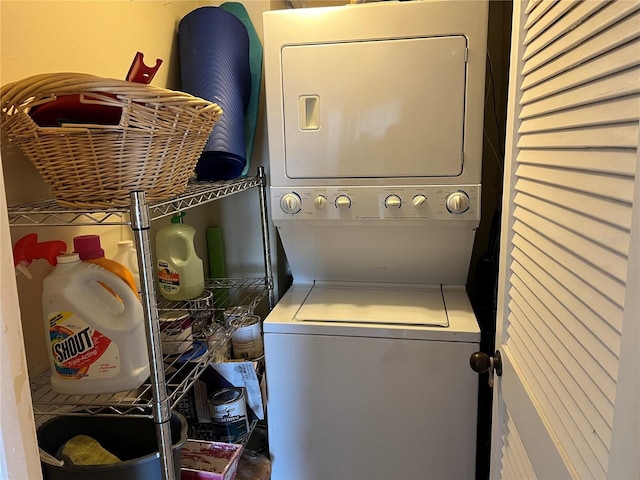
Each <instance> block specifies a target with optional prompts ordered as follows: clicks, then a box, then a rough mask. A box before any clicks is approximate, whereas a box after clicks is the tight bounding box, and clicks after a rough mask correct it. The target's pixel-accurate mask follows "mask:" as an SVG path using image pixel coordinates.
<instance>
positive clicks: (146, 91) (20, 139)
mask: <svg viewBox="0 0 640 480" xmlns="http://www.w3.org/2000/svg"><path fill="white" fill-rule="evenodd" d="M60 95H79V96H80V97H79V98H80V99H81V101H82V102H83V103H85V102H87V103H91V104H94V105H100V106H111V107H119V108H122V116H121V118H120V123H119V124H118V125H95V124H91V125H89V124H83V125H64V124H63V125H62V126H59V127H57V126H56V127H41V126H39V125H37V124H36V123H35V121H34V120H33V119H32V118H31V116H30V115H29V110H30V109H33V108H35V107H36V106H38V105H41V104H44V103H46V102H50V101H53V100H55V99H56V98H57V96H60ZM0 99H1V104H0V111H1V115H2V117H1V119H2V120H1V123H0V127H1V128H2V130H3V131H4V132H5V133H6V135H7V137H8V138H9V139H10V140H11V141H13V142H15V143H16V144H17V145H19V147H20V148H21V149H22V151H23V152H24V153H25V155H26V156H27V157H28V158H29V160H31V162H32V163H33V164H34V165H35V166H36V168H37V170H38V172H39V173H40V175H41V176H42V177H43V179H44V181H45V182H46V183H47V184H48V185H49V187H50V188H51V191H52V193H53V195H54V197H55V198H56V200H57V202H58V203H60V204H61V205H64V206H69V207H80V208H109V207H119V206H126V205H129V203H130V199H129V192H131V191H134V190H143V191H145V192H146V198H147V200H148V201H151V202H153V201H160V200H166V199H169V198H171V197H173V196H176V195H179V194H180V193H182V192H184V190H185V189H186V187H187V182H188V180H189V178H190V177H191V175H192V173H193V169H194V167H195V164H196V162H197V161H198V158H199V157H200V154H201V153H202V150H203V148H204V146H205V143H206V142H207V140H208V138H209V136H210V134H211V130H212V129H213V126H214V124H215V123H216V122H217V121H218V119H219V118H220V115H222V109H221V108H220V107H219V106H218V105H216V104H215V103H211V102H208V101H206V100H203V99H201V98H197V97H193V96H191V95H189V94H186V93H183V92H176V91H172V90H166V89H162V88H158V87H153V86H151V85H144V84H140V83H132V82H127V81H123V80H114V79H106V78H101V77H96V76H93V75H86V74H78V73H55V74H42V75H36V76H32V77H28V78H26V79H24V80H21V81H18V82H14V83H11V84H8V85H6V86H4V87H2V89H1V90H0ZM98 108H99V107H98Z"/></svg>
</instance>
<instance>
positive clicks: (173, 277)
mask: <svg viewBox="0 0 640 480" xmlns="http://www.w3.org/2000/svg"><path fill="white" fill-rule="evenodd" d="M158 285H159V287H160V291H161V292H162V293H166V294H168V295H175V294H176V293H178V292H179V291H180V275H179V274H178V272H177V271H176V270H175V269H173V268H172V267H171V265H170V264H169V262H167V261H166V260H162V259H160V260H158Z"/></svg>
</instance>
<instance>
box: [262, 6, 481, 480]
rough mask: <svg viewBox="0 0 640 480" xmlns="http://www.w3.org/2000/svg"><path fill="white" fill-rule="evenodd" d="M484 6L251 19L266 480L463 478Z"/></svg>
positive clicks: (470, 385)
mask: <svg viewBox="0 0 640 480" xmlns="http://www.w3.org/2000/svg"><path fill="white" fill-rule="evenodd" d="M487 14H488V12H487V3H486V2H485V1H472V2H469V1H451V0H415V1H405V2H395V1H391V2H376V3H365V4H355V5H345V6H340V7H322V8H305V9H294V10H281V11H271V12H266V13H265V14H264V53H265V59H264V60H265V81H266V97H267V98H266V99H267V126H268V139H269V156H270V167H269V169H270V172H269V174H270V179H271V187H270V196H271V211H272V219H273V223H274V225H275V227H276V228H277V231H278V233H279V236H280V239H281V241H282V244H283V247H284V251H285V253H286V256H287V260H288V263H289V266H290V269H291V273H292V275H293V285H292V286H291V287H290V288H289V290H288V291H287V292H286V294H285V295H284V296H283V298H282V299H281V300H280V301H279V302H278V304H277V305H276V306H275V308H274V309H273V310H272V312H271V313H270V314H269V315H268V317H267V318H266V319H265V321H264V342H265V355H266V380H267V415H268V429H269V448H270V455H271V458H272V462H273V464H272V468H273V470H272V478H273V479H274V480H360V479H362V480H364V479H366V480H374V479H385V480H390V479H393V480H417V479H427V478H433V479H471V478H473V477H474V472H475V455H476V419H477V389H478V377H477V374H476V373H475V372H473V371H472V370H471V369H470V368H469V357H470V355H471V354H472V353H473V352H475V351H476V350H478V349H479V342H480V330H479V327H478V324H477V321H476V318H475V315H474V313H473V310H472V308H471V305H470V303H469V299H468V297H467V294H466V290H465V283H466V280H467V275H468V270H469V263H470V258H471V253H472V248H473V243H474V237H475V231H476V228H477V226H478V223H479V220H480V187H481V186H480V175H481V158H482V136H483V110H484V106H483V103H484V78H485V59H486V36H487Z"/></svg>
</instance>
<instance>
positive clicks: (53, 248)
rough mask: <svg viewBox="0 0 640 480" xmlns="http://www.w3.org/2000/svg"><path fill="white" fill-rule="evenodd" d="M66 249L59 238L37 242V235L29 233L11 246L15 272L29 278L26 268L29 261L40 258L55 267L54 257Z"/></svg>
mask: <svg viewBox="0 0 640 480" xmlns="http://www.w3.org/2000/svg"><path fill="white" fill-rule="evenodd" d="M66 251H67V244H66V243H64V242H63V241H61V240H53V241H50V242H38V235H37V234H35V233H29V234H28V235H25V236H24V237H22V238H21V239H20V240H18V241H17V242H16V244H15V245H14V246H13V265H14V267H16V270H17V272H22V273H23V274H24V275H25V276H26V277H27V278H31V275H30V274H29V272H28V270H27V268H26V267H28V266H29V265H31V262H33V261H34V260H37V259H39V258H42V259H44V260H46V261H48V262H49V263H50V264H51V265H52V266H54V267H55V266H56V264H57V260H56V257H57V256H58V255H60V254H61V253H64V252H66Z"/></svg>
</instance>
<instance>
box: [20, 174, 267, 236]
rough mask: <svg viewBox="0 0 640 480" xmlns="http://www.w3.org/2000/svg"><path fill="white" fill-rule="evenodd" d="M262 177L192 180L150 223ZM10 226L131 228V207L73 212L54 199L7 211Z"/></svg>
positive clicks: (155, 209)
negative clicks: (129, 226) (212, 180)
mask: <svg viewBox="0 0 640 480" xmlns="http://www.w3.org/2000/svg"><path fill="white" fill-rule="evenodd" d="M261 184H262V179H261V178H260V177H243V178H237V179H234V180H228V181H219V182H200V181H192V182H190V183H189V184H188V186H187V189H186V191H185V192H184V193H183V194H182V195H180V196H179V197H176V198H173V199H171V200H166V201H162V202H153V203H150V204H149V215H150V220H157V219H159V218H163V217H166V216H169V215H173V214H175V213H178V212H181V211H184V210H188V209H190V208H193V207H197V206H200V205H202V204H203V203H208V202H211V201H213V200H218V199H220V198H223V197H227V196H229V195H234V194H236V193H239V192H242V191H244V190H248V189H251V188H254V187H257V186H259V185H261ZM8 214H9V225H11V226H33V225H47V226H52V227H55V226H64V225H131V220H130V208H129V207H118V208H113V209H109V208H107V209H95V210H92V209H74V208H68V207H63V206H60V205H58V204H57V203H56V201H55V200H43V201H38V202H30V203H24V204H21V205H17V206H10V207H9V208H8Z"/></svg>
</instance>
